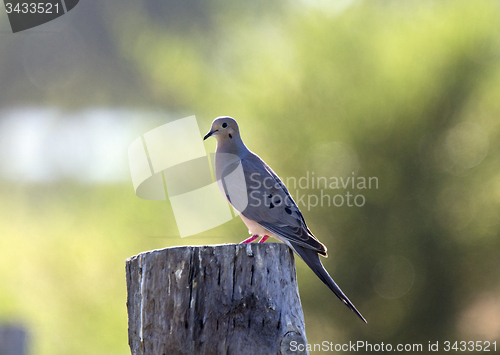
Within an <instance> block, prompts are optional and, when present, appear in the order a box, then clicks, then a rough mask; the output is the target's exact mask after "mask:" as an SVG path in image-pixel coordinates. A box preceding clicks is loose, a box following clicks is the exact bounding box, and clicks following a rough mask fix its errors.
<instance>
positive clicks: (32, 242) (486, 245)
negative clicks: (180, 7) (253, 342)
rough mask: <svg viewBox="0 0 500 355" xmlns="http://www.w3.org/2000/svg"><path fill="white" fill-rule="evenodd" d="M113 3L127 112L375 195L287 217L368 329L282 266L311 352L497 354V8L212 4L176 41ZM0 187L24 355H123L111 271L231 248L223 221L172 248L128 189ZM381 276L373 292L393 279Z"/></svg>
mask: <svg viewBox="0 0 500 355" xmlns="http://www.w3.org/2000/svg"><path fill="white" fill-rule="evenodd" d="M124 3H126V4H127V5H126V6H125V5H123V7H120V8H119V9H118V8H117V9H115V10H113V11H111V10H110V8H106V11H107V12H106V13H107V14H109V15H110V16H109V18H110V19H111V22H110V24H109V26H108V29H107V30H108V31H109V34H110V38H112V43H113V44H114V45H115V47H116V51H117V53H118V56H119V57H120V58H122V59H123V60H124V61H126V62H127V63H128V64H129V65H130V70H132V71H134V72H135V73H137V75H138V77H139V78H140V82H141V90H144V91H145V94H144V96H147V97H148V99H147V100H146V99H145V100H144V104H150V103H151V102H153V103H154V105H156V106H160V107H164V108H167V109H169V110H170V111H178V112H187V113H188V114H192V113H195V114H196V115H197V117H198V120H199V122H201V123H202V129H207V130H208V128H209V126H210V122H211V120H212V119H213V118H214V117H216V116H220V115H231V116H233V117H235V118H236V119H237V120H238V122H239V123H240V128H241V131H242V136H243V139H244V141H245V142H246V144H247V146H248V147H249V148H250V149H252V150H253V151H255V152H256V153H257V154H259V155H260V156H261V157H262V158H263V159H264V160H266V161H267V162H268V163H269V165H271V166H272V167H273V169H274V170H275V171H276V172H277V173H278V174H279V175H280V176H282V177H284V178H286V177H296V178H300V177H302V176H305V175H306V173H307V172H313V171H314V172H316V174H317V175H318V176H319V175H321V176H343V177H347V176H352V172H354V174H355V176H363V177H367V178H368V177H377V178H378V182H379V186H378V189H375V188H372V189H366V190H356V189H355V190H354V191H351V192H352V193H353V194H356V193H362V194H363V195H364V196H365V198H366V204H365V205H364V206H363V207H347V206H345V205H344V206H342V207H334V206H330V207H327V206H326V207H325V206H324V207H314V208H311V209H310V210H308V209H307V208H305V207H304V206H300V207H301V208H302V209H303V210H304V215H305V218H306V220H307V221H308V224H309V226H310V228H311V230H312V231H313V232H314V233H315V234H316V235H317V237H318V238H319V239H320V240H321V241H322V242H323V243H325V244H326V245H327V247H328V251H329V256H330V257H329V258H328V259H323V260H324V264H325V266H326V268H327V269H328V270H329V271H330V273H331V274H332V276H333V277H334V279H335V280H336V281H338V283H339V285H340V286H341V287H342V289H343V290H344V291H345V292H346V294H347V295H348V296H349V297H350V299H351V301H353V303H354V304H355V305H356V306H357V307H358V309H359V310H360V311H361V312H362V313H363V315H364V316H365V317H366V318H367V320H368V325H364V324H361V322H360V321H359V319H357V318H356V317H355V316H354V315H353V314H351V313H350V312H348V311H347V310H346V309H344V308H343V306H342V305H341V304H340V302H338V301H337V300H336V298H335V297H334V296H333V295H332V294H331V292H330V291H329V290H328V289H327V288H326V287H324V286H323V285H322V284H321V283H320V282H319V280H317V279H316V278H315V277H312V274H311V272H310V271H309V270H308V269H307V268H306V267H305V266H304V264H303V263H302V262H301V261H297V265H298V274H299V275H298V280H299V284H300V294H301V297H302V304H303V307H304V311H305V316H306V326H307V329H306V330H307V335H308V340H309V341H310V342H311V343H315V342H321V341H322V340H328V341H332V342H344V341H349V340H352V341H356V340H367V341H370V342H374V343H375V342H381V341H384V342H385V343H393V344H396V343H398V342H403V343H415V342H421V343H423V344H427V342H428V341H429V340H462V339H463V340H466V339H467V340H469V339H472V340H487V339H486V338H487V337H492V339H490V340H494V339H493V338H495V337H496V339H498V337H499V336H500V330H499V329H500V325H498V319H500V310H499V308H498V306H496V308H495V307H493V309H490V308H487V311H475V310H477V309H479V310H481V309H484V308H485V306H484V307H483V306H482V305H485V304H486V305H491V304H493V305H495V304H496V305H498V304H500V291H499V290H500V284H499V280H500V278H499V276H500V275H499V272H500V264H499V261H498V260H499V259H498V253H499V251H500V249H499V248H500V245H499V244H500V242H499V228H500V227H499V219H498V216H499V213H500V183H499V181H500V180H499V178H500V169H499V167H500V153H499V152H500V124H499V120H498V117H499V116H500V100H498V97H500V63H499V61H498V54H499V50H498V48H500V46H499V45H500V33H499V31H498V25H497V22H498V21H497V19H498V18H499V15H500V12H499V11H500V9H499V8H498V4H497V2H495V1H487V0H484V1H474V2H471V1H465V0H453V1H451V0H447V1H440V2H438V1H406V2H401V1H378V2H375V1H357V2H356V1H355V2H353V4H352V5H351V6H350V7H348V8H347V9H345V10H344V11H342V12H338V11H335V9H330V8H328V5H326V4H325V5H324V6H323V7H319V8H316V7H314V6H309V5H306V4H305V3H303V4H301V5H298V4H294V5H292V4H288V5H286V6H285V5H283V6H278V5H276V7H275V8H273V9H272V11H269V13H263V12H261V11H258V5H255V6H256V7H255V8H245V7H244V6H243V5H241V4H239V5H238V2H237V3H235V5H233V7H228V8H226V7H225V6H224V5H223V4H222V3H219V2H211V3H210V4H211V5H210V6H208V5H207V9H206V11H207V13H205V16H204V17H203V18H204V22H203V24H202V25H199V26H197V25H193V26H191V27H189V26H187V25H186V26H187V27H189V28H188V29H187V30H186V28H184V31H182V30H179V28H175V29H173V28H171V27H169V26H168V24H165V23H162V21H161V16H153V15H152V14H151V13H149V12H148V11H145V10H144V9H142V8H136V7H134V5H133V4H132V3H131V2H124ZM248 6H250V5H248ZM262 6H264V5H262ZM242 9H243V10H245V11H241V10H242ZM181 22H182V21H181ZM181 22H179V23H181ZM179 26H181V25H179ZM181 28H182V27H181ZM1 58H2V57H1V55H0V59H1ZM148 100H149V101H148ZM139 133H142V132H139ZM206 146H207V149H208V150H214V148H215V146H214V142H210V141H208V142H207V143H206ZM2 189H3V191H2V192H1V193H2V199H1V201H0V212H1V214H0V218H1V220H0V235H1V236H2V237H0V250H2V255H3V257H2V258H0V284H2V285H3V286H2V288H1V289H0V315H1V316H2V317H3V318H18V317H20V318H21V319H22V320H24V321H25V322H27V323H28V324H29V325H30V326H32V327H33V330H34V339H35V343H34V344H35V345H34V348H35V349H34V350H35V353H36V354H51V355H52V354H55V355H58V354H68V353H70V354H74V355H78V354H89V353H91V354H119V353H120V354H122V353H126V352H127V351H128V349H127V338H126V335H127V334H126V327H127V319H126V308H125V297H126V293H125V292H126V289H125V277H124V275H125V274H124V260H125V259H126V258H127V257H129V256H132V255H134V254H137V253H139V252H141V251H144V250H148V249H152V248H161V247H167V246H173V245H180V244H185V243H186V244H213V243H223V242H238V241H240V240H242V239H244V237H245V236H246V233H247V231H246V229H245V228H244V226H243V223H242V222H241V221H239V220H233V221H231V222H229V223H227V224H226V225H224V226H221V227H218V228H215V229H214V230H211V231H208V232H205V233H202V234H201V235H200V236H197V237H190V238H188V239H185V240H181V239H180V238H179V237H178V236H177V230H176V227H175V222H174V219H173V215H172V211H171V209H170V207H169V205H168V203H165V202H152V201H142V200H140V199H138V198H136V197H135V196H134V194H133V189H132V186H131V184H130V186H128V185H127V186H121V185H120V186H78V185H75V184H70V183H66V184H62V185H61V186H52V187H43V188H42V187H40V186H23V185H12V186H10V185H7V186H6V187H3V188H2ZM290 190H291V191H292V194H295V193H296V192H297V191H296V189H294V188H290ZM328 192H329V193H330V194H332V191H328ZM305 193H317V194H319V190H317V189H316V190H313V189H310V190H307V191H305ZM337 193H341V194H345V190H338V191H337V190H333V194H337ZM294 196H295V195H294ZM391 256H397V257H403V258H404V260H407V261H408V262H409V263H410V265H411V268H412V270H413V276H414V282H413V283H412V287H411V288H410V289H409V291H408V292H407V293H404V294H403V295H400V296H398V297H396V298H390V297H387V295H386V296H384V295H383V291H382V294H381V291H380V287H383V286H384V285H383V283H384V280H383V278H382V279H380V280H382V281H380V280H379V279H377V278H376V277H375V276H374V274H375V271H374V270H379V269H380V267H381V266H380V265H388V264H387V263H386V264H384V263H383V261H384V260H386V261H387V260H396V259H391ZM388 258H389V259H388ZM398 260H399V259H398ZM395 265H396V267H397V266H398V265H397V264H395ZM384 270H385V269H384ZM384 270H382V271H384ZM386 272H387V273H388V274H387V275H386V276H387V277H388V278H389V281H388V282H389V283H390V281H391V280H392V279H391V275H393V276H394V275H395V276H394V277H395V278H396V277H397V276H398V275H399V274H398V270H392V271H391V270H386ZM391 272H394V274H391ZM405 275H406V276H408V277H410V276H411V277H413V276H412V275H410V273H408V274H404V275H403V276H405ZM377 280H378V281H377ZM379 282H380V284H378V283H379ZM485 300H486V301H485ZM488 300H489V301H488ZM491 300H493V301H491ZM488 302H489V303H488ZM481 307H483V308H481ZM471 312H472V313H471ZM471 314H472V315H471ZM488 322H489V323H488ZM495 322H496V323H495ZM482 324H493V325H492V326H490V327H489V328H486V329H489V330H490V332H489V333H488V331H486V330H484V327H483V328H481V325H482ZM495 326H496V327H497V328H495ZM491 329H493V332H492V331H491ZM494 329H497V331H496V333H495V331H494Z"/></svg>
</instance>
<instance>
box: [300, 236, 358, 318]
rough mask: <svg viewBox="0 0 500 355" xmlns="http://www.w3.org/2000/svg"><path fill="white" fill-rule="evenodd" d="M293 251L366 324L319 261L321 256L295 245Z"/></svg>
mask: <svg viewBox="0 0 500 355" xmlns="http://www.w3.org/2000/svg"><path fill="white" fill-rule="evenodd" d="M292 249H293V250H294V251H295V252H296V253H297V255H299V256H300V257H301V258H302V260H304V262H305V263H306V264H307V266H309V267H310V268H311V270H312V271H314V273H315V274H316V276H318V277H319V278H320V280H321V281H323V283H324V284H325V285H326V286H328V288H329V289H330V290H332V292H333V293H334V294H335V295H336V296H337V297H338V298H339V299H340V300H341V301H342V302H344V303H345V305H346V306H347V307H348V308H349V309H350V310H351V311H353V312H354V313H356V314H357V315H358V317H359V318H361V320H362V321H363V322H365V323H367V322H366V319H365V318H364V317H363V316H362V315H361V313H359V312H358V310H357V309H356V307H354V305H353V304H352V302H351V301H349V299H348V298H347V296H346V295H345V294H344V292H342V290H341V289H340V287H338V286H337V284H336V283H335V281H333V279H332V278H331V276H330V275H329V274H328V272H327V271H326V270H325V268H324V267H323V264H321V260H320V259H319V255H318V253H317V252H316V251H314V250H311V249H307V248H303V247H301V246H298V245H293V246H292Z"/></svg>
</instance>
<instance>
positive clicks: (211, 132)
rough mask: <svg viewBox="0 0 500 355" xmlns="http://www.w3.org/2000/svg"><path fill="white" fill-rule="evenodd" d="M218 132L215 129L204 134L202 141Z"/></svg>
mask: <svg viewBox="0 0 500 355" xmlns="http://www.w3.org/2000/svg"><path fill="white" fill-rule="evenodd" d="M217 131H218V130H217V129H216V130H215V131H210V132H208V133H207V134H205V137H203V140H205V139H207V138H208V137H210V136H212V134H214V133H215V132H217Z"/></svg>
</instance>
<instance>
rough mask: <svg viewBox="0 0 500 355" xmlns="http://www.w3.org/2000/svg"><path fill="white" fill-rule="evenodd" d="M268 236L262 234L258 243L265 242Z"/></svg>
mask: <svg viewBox="0 0 500 355" xmlns="http://www.w3.org/2000/svg"><path fill="white" fill-rule="evenodd" d="M268 238H269V236H268V235H265V236H263V237H262V239H261V240H259V243H265V242H266V240H267V239H268Z"/></svg>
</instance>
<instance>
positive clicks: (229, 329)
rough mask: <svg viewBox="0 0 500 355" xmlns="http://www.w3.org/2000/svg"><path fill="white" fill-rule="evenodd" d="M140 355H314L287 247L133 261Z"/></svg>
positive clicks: (132, 308)
mask: <svg viewBox="0 0 500 355" xmlns="http://www.w3.org/2000/svg"><path fill="white" fill-rule="evenodd" d="M126 271H127V293H128V297H127V309H128V324H129V329H128V334H129V345H130V349H131V351H132V354H133V355H171V354H189V355H192V354H228V355H229V354H238V355H246V354H251V355H255V354H283V355H285V354H307V352H306V351H302V352H301V351H297V348H298V346H299V344H303V345H302V346H305V344H306V335H305V330H304V316H303V314H302V307H301V304H300V298H299V293H298V287H297V278H296V272H295V262H294V257H293V253H292V251H291V250H290V248H288V247H287V246H286V245H284V244H279V243H266V244H258V243H255V244H236V245H235V244H228V245H217V246H199V247H197V246H185V247H174V248H166V249H161V250H154V251H149V252H144V253H141V254H139V255H136V256H133V257H131V258H129V259H127V261H126Z"/></svg>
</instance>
